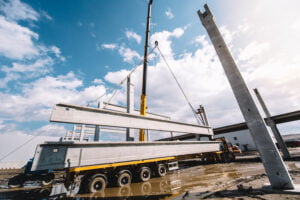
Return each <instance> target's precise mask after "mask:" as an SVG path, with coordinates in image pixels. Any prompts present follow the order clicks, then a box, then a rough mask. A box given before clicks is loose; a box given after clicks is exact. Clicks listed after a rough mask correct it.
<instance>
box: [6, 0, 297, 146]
mask: <svg viewBox="0 0 300 200" xmlns="http://www.w3.org/2000/svg"><path fill="white" fill-rule="evenodd" d="M204 3H206V1H200V0H189V1H181V0H172V1H171V0H160V1H158V0H157V1H156V0H154V2H153V7H152V19H151V20H152V21H151V22H152V25H151V39H150V41H151V46H153V44H154V41H155V40H157V41H158V42H159V46H160V49H161V50H162V52H163V53H164V55H165V56H166V58H167V60H168V62H169V63H170V65H171V67H172V69H173V71H174V72H175V74H176V75H177V77H178V80H179V81H180V83H181V84H182V86H183V88H184V90H185V91H186V93H187V95H188V96H189V98H190V100H191V102H192V104H193V106H194V107H195V108H197V107H198V105H200V104H203V105H204V106H205V108H206V111H207V115H208V118H209V122H210V123H211V126H213V127H220V126H223V125H228V124H232V123H238V122H241V121H243V118H242V115H241V113H240V111H239V109H238V106H237V103H236V101H235V99H234V97H233V94H232V91H231V89H230V86H229V84H228V81H227V79H226V77H225V75H224V72H223V69H222V67H221V65H220V63H219V61H218V58H217V56H216V54H215V51H214V49H213V47H212V46H211V43H210V40H209V38H208V37H207V35H206V32H205V29H204V28H203V27H202V25H201V23H200V21H199V19H198V16H197V14H196V11H197V10H198V9H202V10H203V5H204ZM147 4H148V1H146V0H127V1H124V0H111V1H104V0H97V1H96V0H90V1H83V0H72V1H71V0H65V1H60V0H51V1H46V0H41V1H27V0H26V1H25V0H24V1H20V0H0V43H1V45H0V99H1V105H0V138H1V139H0V140H1V141H3V142H4V143H3V144H5V142H6V141H7V140H10V139H9V138H11V135H15V136H18V138H20V140H24V139H23V138H27V137H28V136H27V135H36V134H41V133H42V135H43V136H45V137H46V136H62V135H64V134H65V132H66V130H67V129H69V128H70V127H68V126H62V124H54V123H49V122H48V120H49V116H50V113H51V109H52V106H53V105H54V104H56V103H58V102H65V103H73V104H78V105H86V104H87V103H91V102H92V100H94V99H96V98H97V97H99V96H101V95H102V94H105V93H106V95H105V96H104V97H103V98H102V99H101V101H107V100H108V99H109V98H110V96H111V95H112V93H111V91H109V88H111V87H114V86H115V84H118V83H119V82H120V81H121V80H122V79H123V78H124V77H125V76H126V75H127V74H128V73H129V71H130V70H131V69H132V68H134V67H135V66H136V65H137V64H139V63H140V60H141V59H142V55H143V46H144V33H145V21H146V11H147ZM208 4H209V6H210V8H211V10H212V12H213V14H214V16H215V18H216V20H217V24H218V26H219V27H220V30H221V32H222V34H223V36H224V38H225V41H226V42H227V44H228V46H229V48H230V50H231V51H232V54H233V56H234V58H235V60H236V62H237V64H238V65H239V68H240V70H241V72H242V74H243V76H244V78H245V80H246V82H247V84H248V86H249V89H250V90H251V89H253V88H258V89H259V90H260V92H261V94H262V96H263V97H264V99H265V101H266V104H267V105H268V107H269V109H270V112H271V113H272V114H282V113H285V112H291V111H295V110H299V107H300V104H299V101H298V99H299V97H300V81H299V80H300V68H299V67H298V66H299V62H300V56H299V55H300V54H299V52H298V49H297V45H295V44H298V43H299V42H300V15H299V13H298V10H297V8H299V4H300V3H299V2H298V1H296V0H294V1H289V3H288V5H287V4H286V3H285V2H284V1H280V0H276V1H263V2H261V1H259V0H255V1H251V2H250V1H248V2H246V1H238V0H227V1H213V2H208ZM287 22H288V23H287ZM283 27H284V28H283ZM133 81H134V84H135V107H136V108H139V99H140V92H141V67H139V68H138V69H137V71H136V73H134V75H133ZM119 88H120V89H121V90H120V92H119V93H118V94H117V95H116V96H115V98H114V99H113V100H112V103H116V104H119V105H125V99H126V98H125V96H126V91H125V88H124V87H119ZM147 100H148V101H147V102H148V108H149V109H148V110H149V111H150V112H155V113H160V114H164V115H168V116H171V117H172V119H175V120H180V121H186V122H191V123H195V120H194V119H193V115H192V114H191V111H190V110H189V107H188V105H187V104H186V102H185V100H184V98H183V96H182V94H181V93H180V92H179V89H178V87H177V85H176V83H175V82H174V80H173V79H172V77H171V76H170V73H169V72H168V70H167V68H166V65H165V63H164V62H163V60H162V59H161V57H160V56H159V55H158V53H157V52H154V53H153V54H152V55H151V56H150V60H149V73H148V99H147ZM93 103H94V104H92V106H95V105H96V102H93ZM279 128H280V129H281V130H282V132H283V133H284V134H287V133H299V131H300V129H299V124H298V122H297V123H296V122H294V123H292V124H291V125H281V126H280V127H279ZM8 135H9V137H8ZM155 137H160V136H157V135H155V136H154V138H155ZM1 146H2V148H3V149H1V151H2V150H3V151H7V149H9V148H8V147H7V148H6V147H5V146H3V145H1ZM34 146H35V144H32V148H34ZM11 148H12V147H11ZM3 151H2V152H3Z"/></svg>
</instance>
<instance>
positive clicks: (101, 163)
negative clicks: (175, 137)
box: [9, 141, 222, 192]
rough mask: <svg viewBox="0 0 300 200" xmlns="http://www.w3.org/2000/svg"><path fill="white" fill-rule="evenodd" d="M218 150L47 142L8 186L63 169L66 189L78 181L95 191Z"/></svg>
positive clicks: (207, 145)
mask: <svg viewBox="0 0 300 200" xmlns="http://www.w3.org/2000/svg"><path fill="white" fill-rule="evenodd" d="M221 151H222V141H185V142H183V141H175V142H174V141H172V142H110V143H107V142H79V141H61V142H46V143H44V144H41V145H38V147H37V148H36V152H35V156H34V159H33V162H31V165H32V166H31V167H29V166H27V169H28V168H30V170H27V173H25V174H21V175H18V176H16V177H14V178H12V179H11V180H10V182H9V185H10V186H11V187H15V186H21V185H22V184H23V182H24V181H26V179H29V180H32V179H34V178H36V179H42V183H43V184H44V185H49V184H51V183H52V182H53V179H54V175H53V172H62V171H63V172H65V185H66V187H67V188H72V187H73V186H74V185H76V184H80V188H81V190H82V191H84V192H97V191H101V190H103V189H104V188H105V187H106V185H107V184H110V185H115V186H124V185H127V184H130V183H131V181H132V180H134V181H148V180H149V179H150V178H151V177H153V176H158V177H161V176H165V175H166V173H167V172H168V171H171V170H175V169H178V161H180V160H184V159H189V158H202V159H203V160H207V161H209V160H213V159H210V158H211V155H215V154H216V152H221ZM213 157H214V156H213ZM39 172H41V174H39ZM45 172H46V173H45ZM26 176H27V178H25V177H26ZM20 177H21V180H20V181H19V182H18V179H20Z"/></svg>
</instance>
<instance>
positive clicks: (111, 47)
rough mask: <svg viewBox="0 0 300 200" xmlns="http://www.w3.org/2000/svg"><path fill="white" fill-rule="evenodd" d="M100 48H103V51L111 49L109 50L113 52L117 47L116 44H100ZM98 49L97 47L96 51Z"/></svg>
mask: <svg viewBox="0 0 300 200" xmlns="http://www.w3.org/2000/svg"><path fill="white" fill-rule="evenodd" d="M101 47H102V48H104V49H111V50H114V49H115V48H117V47H118V45H117V44H102V45H101ZM98 48H99V47H97V49H98ZM98 50H99V49H98Z"/></svg>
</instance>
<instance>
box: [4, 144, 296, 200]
mask: <svg viewBox="0 0 300 200" xmlns="http://www.w3.org/2000/svg"><path fill="white" fill-rule="evenodd" d="M290 152H291V154H292V157H293V158H292V159H291V160H289V161H285V163H286V165H287V167H288V170H289V171H290V174H291V177H292V179H293V181H294V183H295V184H296V185H297V184H298V185H300V148H291V149H290ZM6 182H7V181H5V180H2V181H0V184H1V185H0V199H64V198H68V199H72V198H76V199H87V198H97V199H113V200H115V199H157V200H158V199H174V200H175V199H186V200H188V199H272V200H274V199H300V188H299V190H298V192H291V191H279V190H270V187H268V186H267V185H268V184H269V181H268V178H267V176H266V174H265V171H264V169H263V165H262V163H261V162H260V159H259V157H258V154H257V153H256V152H252V153H248V154H246V155H240V156H238V157H237V161H236V162H232V163H218V164H203V163H200V162H199V161H198V160H187V161H184V162H181V163H180V170H178V171H175V172H172V173H169V174H167V175H166V176H165V177H163V178H153V179H151V180H150V181H148V182H143V183H132V184H131V185H130V186H126V187H122V188H118V187H113V186H108V188H106V189H105V190H104V191H103V192H100V193H94V194H77V189H74V190H72V191H67V190H66V189H65V188H64V187H63V185H62V184H60V183H59V180H58V181H57V182H56V183H55V184H54V186H53V187H49V188H42V187H40V184H39V183H37V182H31V183H30V182H29V183H27V184H26V185H24V187H23V188H18V189H8V188H7V185H6Z"/></svg>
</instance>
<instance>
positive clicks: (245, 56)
mask: <svg viewBox="0 0 300 200" xmlns="http://www.w3.org/2000/svg"><path fill="white" fill-rule="evenodd" d="M269 46H270V45H269V43H257V42H252V43H250V44H249V45H247V46H246V47H245V48H244V49H243V50H241V51H240V54H239V56H238V60H239V61H247V60H249V59H253V58H254V57H256V56H259V55H260V54H262V53H263V51H265V50H267V49H268V48H269Z"/></svg>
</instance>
